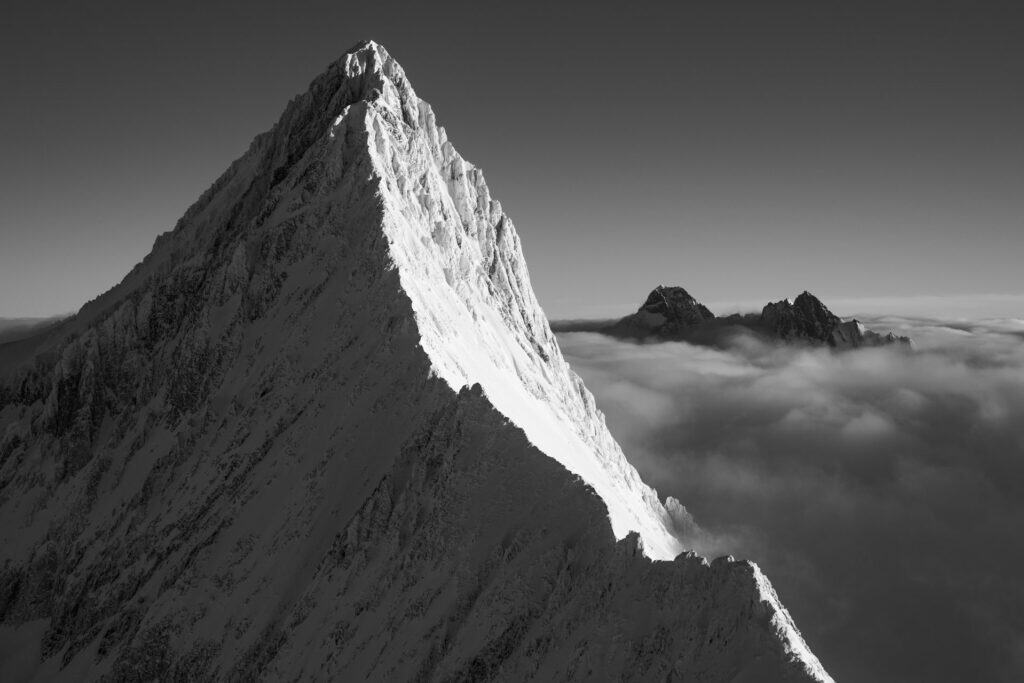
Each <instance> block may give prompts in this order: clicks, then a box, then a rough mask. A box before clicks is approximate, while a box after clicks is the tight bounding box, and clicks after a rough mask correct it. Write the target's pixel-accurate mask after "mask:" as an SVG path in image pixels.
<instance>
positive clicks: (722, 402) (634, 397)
mask: <svg viewBox="0 0 1024 683" xmlns="http://www.w3.org/2000/svg"><path fill="white" fill-rule="evenodd" d="M865 322H867V323H868V326H869V327H873V328H875V329H889V328H892V329H894V330H895V331H897V332H898V333H900V334H908V335H910V336H911V337H913V338H914V340H915V342H916V344H917V350H916V352H914V353H906V352H903V351H899V350H893V349H865V350H858V351H855V352H849V353H842V354H835V353H830V352H828V351H827V350H817V349H814V350H812V349H795V348H791V347H790V348H786V347H777V346H774V345H766V344H763V343H761V342H759V341H757V340H755V339H754V338H753V337H751V336H746V335H740V336H737V337H735V338H733V339H732V340H731V343H730V344H729V346H728V348H727V349H726V350H715V349H708V348H701V347H695V346H690V345H687V344H683V343H659V344H637V343H630V342H624V341H621V340H615V339H611V338H607V337H604V336H602V335H598V334H593V333H586V332H579V333H564V334H560V335H559V341H560V343H561V346H562V349H563V351H564V353H565V355H566V357H567V358H568V359H569V361H570V363H571V364H572V366H573V368H574V369H575V370H576V371H577V372H578V373H579V374H580V375H581V376H582V377H583V379H584V381H585V382H586V384H587V386H588V387H589V388H590V389H591V390H592V391H593V392H594V394H595V395H596V397H597V400H598V404H599V405H600V406H601V407H602V409H603V410H604V411H605V413H606V414H607V417H608V423H609V426H610V427H611V430H612V433H613V434H615V436H616V437H617V438H618V440H619V441H620V443H621V444H622V446H623V449H624V450H625V452H626V454H627V455H628V456H629V458H630V460H631V461H632V462H633V463H634V464H635V465H636V466H637V468H638V469H639V470H640V471H641V474H643V475H644V478H645V479H646V480H647V481H648V482H649V483H651V484H652V485H654V486H655V487H657V488H658V490H659V492H660V494H661V495H662V496H667V495H669V496H674V497H676V498H679V499H680V500H681V501H682V502H683V503H684V504H685V506H686V508H687V510H688V511H689V513H690V514H692V516H693V518H694V520H695V522H694V523H692V524H688V525H686V533H687V534H688V536H689V539H688V540H689V542H690V544H691V545H692V546H694V547H695V548H696V549H697V550H698V551H700V552H703V553H705V554H708V555H713V556H714V555H721V554H726V553H730V554H733V555H736V556H737V557H744V558H749V559H753V560H755V561H757V562H758V563H759V564H760V565H761V566H762V567H763V568H764V569H765V571H766V572H767V573H768V576H769V577H770V578H771V579H772V581H773V582H774V584H775V586H776V588H777V589H778V591H779V593H780V595H781V596H782V599H783V601H784V602H785V604H786V605H787V606H788V607H789V609H790V611H791V612H792V613H793V614H794V617H795V618H796V620H797V624H798V625H800V627H801V628H802V630H803V632H804V635H805V636H806V637H807V639H808V641H809V643H810V645H811V647H812V648H813V649H814V650H815V652H816V653H817V654H818V655H819V657H821V659H822V660H823V662H824V663H825V665H826V666H827V667H828V668H829V670H830V672H831V673H832V674H833V675H834V676H835V677H836V678H837V680H841V681H965V680H979V681H980V680H991V681H1011V680H1024V579H1022V576H1024V321H1022V320H1014V319H1003V320H993V321H986V322H982V323H963V322H956V323H944V322H941V321H935V320H920V319H918V320H915V319H908V318H893V317H890V318H885V319H878V320H870V321H865Z"/></svg>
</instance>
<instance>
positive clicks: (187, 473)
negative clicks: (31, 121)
mask: <svg viewBox="0 0 1024 683" xmlns="http://www.w3.org/2000/svg"><path fill="white" fill-rule="evenodd" d="M663 294H665V296H664V297H663V300H664V303H665V306H666V309H665V310H666V312H667V313H671V312H672V311H674V310H675V308H673V307H672V305H671V304H673V303H674V302H676V301H677V300H678V301H683V299H685V297H682V296H681V295H678V293H677V294H676V295H672V294H671V292H668V290H664V291H663ZM686 296H687V297H688V295H686ZM684 303H685V302H684ZM693 306H694V308H696V309H697V310H698V311H700V310H704V311H706V309H703V307H699V305H698V304H695V302H694V303H693ZM71 331H73V332H74V333H73V334H71V333H67V334H65V333H66V332H71ZM47 343H50V344H51V348H48V349H45V351H46V353H40V352H38V349H37V353H36V355H35V356H34V357H33V358H32V359H31V360H30V362H27V363H26V364H24V365H23V366H22V367H20V368H19V369H18V371H17V372H18V376H17V377H15V378H14V379H13V380H12V381H10V382H2V381H0V407H2V408H3V410H0V482H2V484H0V492H2V495H0V516H2V517H3V519H5V520H12V523H11V525H9V526H5V527H4V528H0V566H2V567H3V571H0V595H2V596H4V598H3V605H0V620H4V623H3V626H4V627H5V628H6V627H7V626H8V625H13V627H14V628H18V629H23V630H22V631H21V632H19V634H18V640H17V642H19V643H21V642H24V643H33V644H35V643H38V645H34V646H35V647H36V648H37V649H36V652H38V653H39V654H37V655H36V656H35V657H32V658H26V659H31V660H33V661H30V662H28V664H27V666H40V665H43V666H45V668H46V671H47V672H52V673H55V674H59V675H57V678H62V679H64V680H74V679H76V678H78V679H81V678H86V679H90V680H91V679H100V678H104V677H106V678H111V679H124V678H130V677H137V678H139V677H140V678H146V679H165V678H167V679H169V678H189V677H192V678H194V677H197V676H206V677H210V678H229V679H244V680H255V679H261V678H280V677H282V676H284V677H287V678H317V679H336V678H342V677H348V678H354V679H361V680H410V679H414V678H423V679H430V680H447V679H460V680H461V679H470V678H480V677H481V676H483V677H487V678H502V679H504V678H507V679H512V680H522V679H527V678H551V679H559V680H561V679H565V680H568V679H572V678H574V677H584V676H586V675H587V673H588V672H592V671H605V672H607V673H608V675H609V676H612V677H620V678H621V677H623V676H626V675H627V674H629V673H636V672H641V675H645V676H647V677H650V678H667V677H670V676H672V675H679V674H680V672H683V673H685V674H686V675H689V672H694V674H695V675H700V674H704V675H705V676H704V677H705V678H707V679H708V680H741V679H742V680H751V679H753V678H757V677H758V676H759V675H760V677H761V678H763V677H765V675H769V677H770V678H772V679H774V680H798V681H805V680H817V681H824V680H829V679H828V676H827V674H826V673H825V672H824V670H823V669H822V668H821V665H820V663H819V662H818V661H817V660H816V659H815V658H814V656H813V655H812V654H810V653H809V651H807V650H806V646H805V644H804V643H803V640H802V638H801V637H800V635H799V632H798V631H797V630H796V627H795V626H794V625H793V624H792V622H791V620H789V616H788V614H787V613H786V611H785V609H784V608H783V607H782V605H781V604H780V603H779V601H778V598H777V596H775V594H774V592H773V591H771V590H770V586H769V585H768V584H767V582H765V581H763V580H762V579H761V578H760V574H759V572H758V570H757V569H756V566H755V565H753V564H751V563H746V562H736V561H729V560H724V561H719V562H716V563H715V565H714V566H710V565H709V564H708V563H706V562H703V561H702V560H700V561H698V560H695V559H688V558H685V557H684V558H683V559H682V560H681V561H679V562H654V561H652V560H668V559H672V558H673V557H676V556H677V555H678V553H679V551H680V550H681V549H682V543H681V541H680V538H679V537H678V536H677V535H676V534H677V529H678V528H679V527H680V522H679V519H678V517H679V516H680V514H682V513H684V512H685V510H681V506H678V505H676V506H672V505H670V506H668V507H666V505H664V504H662V503H661V502H660V500H659V499H658V496H657V493H656V492H655V491H654V490H653V489H651V488H650V487H649V486H647V485H646V484H645V483H644V482H643V481H642V480H641V479H640V477H639V474H638V473H637V471H636V469H635V468H634V467H633V466H632V465H631V464H630V463H629V461H628V460H627V459H626V458H625V456H624V454H623V453H622V450H621V449H620V448H619V446H618V444H616V442H615V440H614V438H613V437H612V436H611V434H610V433H609V431H608V429H607V426H606V424H605V420H604V416H603V415H602V414H601V413H600V411H599V410H598V408H597V406H596V402H595V399H594V397H593V395H591V394H590V392H589V391H588V390H587V389H586V387H585V386H584V385H583V383H582V381H581V380H580V379H579V377H577V376H576V375H575V374H574V373H573V372H572V370H571V369H570V368H569V366H568V363H567V362H566V361H565V359H564V358H563V357H562V354H561V351H560V350H559V348H558V344H557V342H556V341H555V338H554V335H553V334H552V332H551V329H550V327H549V325H548V322H547V319H546V318H545V316H544V313H543V311H542V310H541V308H540V305H539V304H538V302H537V300H536V297H535V295H534V293H533V290H532V287H531V286H530V280H529V275H528V273H527V268H526V263H525V259H524V257H523V253H522V248H521V245H520V243H519V238H518V236H517V233H516V231H515V228H514V226H513V224H512V222H511V220H510V219H509V217H508V216H507V215H506V214H505V213H504V211H503V210H502V208H501V206H500V205H499V204H498V202H497V201H495V200H494V199H493V198H492V197H491V194H490V191H489V189H488V187H487V184H486V183H485V182H484V178H483V174H482V173H481V172H480V171H479V170H478V169H476V168H475V167H473V166H472V165H471V164H469V163H467V162H466V161H465V160H464V159H463V158H462V157H461V156H460V155H459V154H458V152H457V151H456V150H455V148H454V147H453V146H452V145H451V143H450V142H449V141H448V139H447V136H446V134H445V132H444V130H443V129H442V128H440V127H439V126H438V125H437V123H436V121H435V117H434V114H433V111H432V110H431V108H430V106H429V105H428V104H427V103H425V102H423V101H422V100H420V99H419V98H418V97H417V96H416V94H415V92H414V91H413V89H412V86H411V85H410V84H409V82H408V80H407V79H406V77H405V74H404V72H403V71H402V69H401V67H400V66H399V65H398V64H397V62H395V61H394V59H393V58H391V56H390V55H389V54H388V53H387V52H386V51H385V50H384V48H382V47H381V46H380V45H378V44H377V43H374V42H372V41H364V42H362V43H359V44H358V45H357V46H355V47H354V48H353V49H352V50H350V51H349V52H348V53H346V54H345V55H344V56H343V57H342V58H341V59H339V60H337V61H336V62H334V63H332V64H331V65H330V66H329V67H328V69H327V71H326V72H325V73H324V74H322V75H321V76H319V77H317V78H316V79H314V81H313V83H312V85H311V86H310V89H309V91H308V92H306V93H304V94H303V95H300V96H299V97H297V98H295V99H293V100H292V101H291V102H290V103H289V105H288V106H287V107H286V109H285V111H284V113H283V114H282V116H281V118H280V120H279V121H278V122H277V124H275V126H274V127H273V129H271V130H270V131H268V132H267V133H264V134H262V135H260V136H257V138H256V139H255V140H254V141H253V143H252V145H251V146H250V148H249V150H248V151H247V152H246V153H245V155H243V156H242V157H241V158H240V159H238V160H237V161H235V162H234V163H233V164H232V165H231V166H230V167H229V168H228V170H227V171H225V173H224V174H223V175H222V176H221V177H220V178H218V179H217V181H215V183H214V184H213V186H212V187H211V188H210V189H209V190H207V191H206V192H205V193H204V194H203V196H202V197H200V199H199V200H198V201H197V202H196V203H195V204H194V205H193V206H192V207H191V208H190V209H189V210H188V211H187V212H186V213H185V215H184V216H183V217H182V219H181V220H180V221H179V223H178V225H177V227H176V228H175V230H174V231H173V232H171V233H170V234H168V235H165V236H162V237H161V239H160V240H158V242H157V244H156V245H155V246H154V250H153V252H152V253H151V255H150V256H148V257H147V258H146V260H145V261H144V262H143V263H142V264H140V265H139V266H137V267H136V269H134V270H133V271H132V273H130V274H129V276H128V277H126V278H125V279H124V280H123V281H122V282H121V283H120V284H119V285H118V286H117V287H115V288H114V289H112V290H111V291H110V292H108V293H107V294H105V295H104V296H103V297H101V298H100V299H99V300H97V301H96V302H94V303H93V304H91V305H90V306H88V307H87V308H86V309H83V311H82V312H80V313H79V315H77V316H76V317H75V318H74V319H73V320H72V321H70V322H69V324H68V326H65V327H62V333H61V334H59V335H53V336H52V337H51V338H50V339H49V341H48V342H47ZM617 539H618V540H617ZM83 596H85V597H84V598H83ZM538 606H540V607H538ZM609 624H612V625H618V624H628V625H629V627H628V629H627V630H628V633H627V635H628V636H629V638H630V639H635V641H634V642H636V643H638V646H637V647H632V648H621V647H617V646H616V645H615V643H619V642H620V641H621V636H622V633H621V632H620V631H619V630H616V629H615V628H608V625H609ZM9 642H10V641H9ZM695 643H696V644H700V645H699V646H695ZM567 653H571V656H569V655H568V654H567ZM652 653H653V654H652ZM765 672H770V674H765ZM33 677H34V676H32V675H28V676H24V678H26V679H31V678H33ZM46 677H49V676H46ZM16 678H20V677H17V676H16Z"/></svg>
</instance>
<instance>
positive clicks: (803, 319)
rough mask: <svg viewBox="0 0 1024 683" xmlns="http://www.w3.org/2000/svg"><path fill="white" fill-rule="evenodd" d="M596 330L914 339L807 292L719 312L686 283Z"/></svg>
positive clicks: (692, 336) (844, 340)
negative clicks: (875, 327) (872, 326)
mask: <svg viewBox="0 0 1024 683" xmlns="http://www.w3.org/2000/svg"><path fill="white" fill-rule="evenodd" d="M565 329H566V331H569V330H570V328H565ZM571 329H584V328H583V327H580V326H575V327H573V328H571ZM590 329H594V328H590ZM596 331H599V332H603V333H605V334H609V335H612V336H616V337H631V338H639V339H648V338H658V339H665V340H681V341H688V342H690V343H693V344H703V345H707V346H719V345H721V344H722V343H723V342H724V341H725V340H726V339H727V338H728V337H730V336H731V335H732V334H735V333H736V332H739V331H748V332H753V333H755V334H757V335H758V336H759V337H762V338H765V339H769V340H775V341H779V342H784V343H787V344H806V345H812V346H829V347H831V348H835V349H851V348H859V347H862V346H885V345H889V344H898V345H902V346H907V347H909V346H910V345H911V343H912V342H911V340H910V338H909V337H900V336H897V335H895V334H893V333H892V332H889V333H887V334H879V333H878V332H873V331H872V330H869V329H867V328H866V327H865V326H864V325H863V324H862V323H861V322H860V321H858V320H856V319H852V320H843V319H842V318H840V317H839V316H837V315H836V314H835V313H833V312H832V311H830V310H829V309H828V307H827V306H825V304H823V303H822V302H821V300H820V299H818V297H816V296H814V295H813V294H811V293H810V292H806V291H805V292H804V293H803V294H801V295H800V296H798V297H797V298H796V299H795V300H794V301H790V300H789V299H783V300H782V301H775V302H771V303H769V304H767V305H766V306H765V307H764V308H763V309H761V313H760V315H758V314H756V313H751V314H747V315H738V314H736V315H730V316H726V317H717V316H715V314H714V313H712V312H711V311H710V310H708V308H707V307H706V306H704V305H703V304H701V303H700V302H699V301H697V300H696V299H694V298H693V297H692V296H691V295H690V294H689V293H688V292H687V291H686V290H685V289H683V288H682V287H666V286H664V285H659V286H658V287H656V288H655V289H654V291H652V292H651V293H650V295H648V297H647V300H646V301H645V302H644V304H643V306H641V307H640V309H639V310H638V311H637V312H636V313H633V314H631V315H627V316H626V317H624V318H622V319H621V320H618V321H616V322H614V323H611V324H610V325H603V326H600V327H597V328H596Z"/></svg>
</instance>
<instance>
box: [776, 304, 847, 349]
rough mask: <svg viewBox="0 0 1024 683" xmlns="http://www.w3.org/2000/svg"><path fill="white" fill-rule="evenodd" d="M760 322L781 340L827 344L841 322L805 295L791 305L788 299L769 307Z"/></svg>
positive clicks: (823, 305) (822, 305) (821, 305)
mask: <svg viewBox="0 0 1024 683" xmlns="http://www.w3.org/2000/svg"><path fill="white" fill-rule="evenodd" d="M761 321H762V323H763V324H764V325H765V327H767V328H768V329H769V330H771V331H772V333H773V334H774V335H776V336H777V337H778V338H779V339H782V340H784V341H791V340H795V339H800V340H804V341H816V342H824V343H828V342H829V340H831V339H832V333H833V332H834V331H835V330H836V328H837V327H838V326H839V324H840V323H841V322H842V321H841V320H840V319H839V317H838V316H837V315H835V314H834V313H832V311H830V310H828V308H826V307H825V304H823V303H821V301H820V300H819V299H818V298H817V297H816V296H814V295H813V294H811V293H810V292H804V293H803V294H801V295H800V296H798V297H797V298H796V300H795V301H793V302H790V301H789V299H784V300H783V301H776V302H773V303H769V304H767V305H766V306H765V307H764V308H763V309H762V310H761Z"/></svg>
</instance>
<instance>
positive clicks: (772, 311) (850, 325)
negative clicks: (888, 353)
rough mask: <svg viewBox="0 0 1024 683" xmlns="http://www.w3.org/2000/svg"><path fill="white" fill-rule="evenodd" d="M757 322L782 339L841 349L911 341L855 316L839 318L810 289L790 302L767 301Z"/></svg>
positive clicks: (907, 344)
mask: <svg viewBox="0 0 1024 683" xmlns="http://www.w3.org/2000/svg"><path fill="white" fill-rule="evenodd" d="M760 322H761V325H762V326H763V327H764V328H765V329H767V330H768V331H769V332H770V334H772V335H773V336H775V337H777V338H778V339H782V340H783V341H803V342H808V343H812V344H824V345H827V346H831V347H833V348H840V349H844V348H858V347H861V346H883V345H889V344H898V345H903V346H908V347H909V346H910V345H911V341H910V339H909V338H908V337H898V336H896V335H895V334H893V333H892V332H889V333H888V334H885V335H881V334H879V333H877V332H873V331H871V330H869V329H867V328H866V327H864V325H862V324H861V323H860V322H859V321H857V320H848V321H843V320H841V319H840V318H839V316H837V315H835V314H834V313H833V312H832V311H830V310H829V309H828V308H827V307H826V306H825V304H823V303H822V302H821V300H820V299H818V298H817V297H816V296H814V295H813V294H811V293H810V292H804V293H803V294H801V295H800V296H798V297H797V298H796V300H795V301H793V302H792V303H791V302H790V301H789V300H788V299H786V300H783V301H776V302H774V303H769V304H768V305H766V306H765V307H764V309H763V310H762V311H761V321H760Z"/></svg>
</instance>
